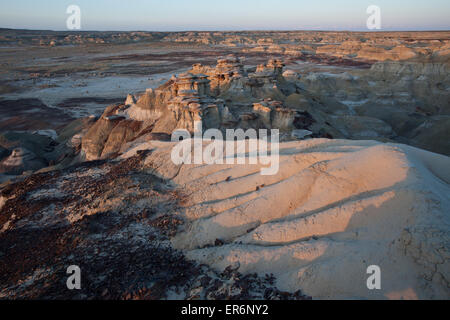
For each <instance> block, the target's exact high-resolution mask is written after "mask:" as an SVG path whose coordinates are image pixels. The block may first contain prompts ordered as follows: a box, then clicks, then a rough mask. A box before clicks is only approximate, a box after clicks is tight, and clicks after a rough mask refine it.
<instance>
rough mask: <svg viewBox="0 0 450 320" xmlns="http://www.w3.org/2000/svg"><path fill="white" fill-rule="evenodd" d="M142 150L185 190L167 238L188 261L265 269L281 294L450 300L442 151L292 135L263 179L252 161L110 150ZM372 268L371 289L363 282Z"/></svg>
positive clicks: (158, 148)
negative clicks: (199, 161)
mask: <svg viewBox="0 0 450 320" xmlns="http://www.w3.org/2000/svg"><path fill="white" fill-rule="evenodd" d="M258 108H259V109H263V108H261V107H260V106H258ZM248 143H250V142H248ZM204 144H205V146H206V145H208V142H204ZM144 147H145V148H149V149H152V150H153V152H152V153H151V154H149V155H148V156H147V157H146V160H145V161H146V163H148V164H151V165H152V167H153V168H156V169H155V171H154V172H156V173H157V174H158V175H159V176H162V177H164V178H170V179H173V182H174V183H175V185H177V186H178V187H179V188H180V190H183V191H184V192H185V193H186V194H188V195H189V196H188V197H187V198H186V199H184V201H183V204H182V209H180V211H181V212H182V213H181V214H182V216H183V217H184V218H185V219H186V220H185V221H186V223H185V225H184V227H183V230H182V231H181V232H180V233H178V234H177V235H176V236H175V237H174V238H173V239H172V244H173V245H174V246H175V247H176V248H178V249H180V250H183V252H185V253H186V255H187V257H189V258H190V259H193V260H195V261H197V262H198V263H204V264H207V265H210V266H213V267H214V268H216V269H217V270H223V269H224V268H226V267H227V266H229V265H232V266H239V270H241V271H242V272H243V273H245V274H251V273H254V272H256V273H259V274H266V273H273V274H274V275H275V276H276V278H277V286H278V287H280V288H281V289H282V290H286V291H290V292H295V291H296V290H298V289H301V290H302V291H303V292H304V293H306V294H308V295H311V296H313V297H315V298H319V299H337V298H341V299H355V298H359V299H361V298H364V299H448V298H449V291H448V281H449V277H450V268H449V260H448V258H447V257H448V254H449V250H450V242H449V240H450V239H449V231H450V221H449V215H448V212H447V211H448V210H447V208H448V207H449V206H450V199H449V197H448V193H449V182H450V171H449V168H450V162H449V161H450V159H449V158H448V157H446V156H443V155H438V154H434V153H430V152H427V151H423V150H420V149H417V148H413V147H409V146H406V145H400V144H391V143H381V142H376V141H368V140H364V141H350V140H338V139H336V140H329V139H311V140H305V141H291V142H285V143H281V144H280V146H279V147H280V162H279V164H280V166H279V171H278V172H277V173H276V174H275V175H270V176H263V175H261V174H260V169H261V168H262V167H264V166H265V165H264V164H261V163H258V164H254V165H250V164H247V165H234V166H233V165H232V166H230V165H225V164H213V165H207V166H198V165H189V164H184V165H175V164H174V163H173V162H171V161H170V156H171V150H172V148H173V144H172V143H160V142H148V143H147V144H145V145H135V146H132V147H131V148H129V149H128V150H127V151H126V152H125V153H124V154H123V156H122V157H121V158H122V159H126V158H128V157H132V156H133V155H134V154H136V152H137V151H138V150H141V149H142V148H144ZM372 265H376V266H379V267H380V269H381V273H382V279H383V280H382V286H381V290H368V288H367V285H366V284H367V278H368V276H369V275H368V274H367V268H368V267H369V266H372ZM399 274H401V277H399Z"/></svg>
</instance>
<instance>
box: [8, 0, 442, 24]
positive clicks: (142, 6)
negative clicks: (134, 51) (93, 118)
mask: <svg viewBox="0 0 450 320" xmlns="http://www.w3.org/2000/svg"><path fill="white" fill-rule="evenodd" d="M69 5H78V6H79V7H80V9H81V30H86V31H88V30H99V31H108V30H109V31H122V30H123V31H131V30H133V31H137V30H141V31H185V30H362V31H367V28H366V20H367V18H368V17H369V15H368V14H367V13H366V9H367V7H368V6H370V5H377V6H379V7H380V9H381V27H382V30H387V31H391V30H450V0H427V1H423V0H422V1H419V0H369V1H366V0H352V1H351V0H306V1H303V0H221V1H217V0H0V27H1V28H20V29H40V30H67V27H66V20H67V18H68V17H69V14H67V13H66V9H67V7H68V6H69Z"/></svg>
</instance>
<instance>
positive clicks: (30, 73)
mask: <svg viewBox="0 0 450 320" xmlns="http://www.w3.org/2000/svg"><path fill="white" fill-rule="evenodd" d="M0 36H1V37H0V42H1V43H2V48H1V49H0V56H1V57H2V62H1V64H2V68H3V70H4V71H3V72H2V75H1V78H0V90H1V91H0V94H1V99H0V112H1V113H2V115H1V119H0V131H1V134H0V182H1V183H2V184H1V185H0V192H1V195H0V298H2V299H5V298H6V299H22V298H43V299H58V298H61V299H67V298H69V299H92V298H94V299H311V298H312V299H449V298H450V158H449V156H450V79H449V75H450V72H449V67H450V60H449V59H450V51H449V49H450V47H449V41H450V32H385V33H383V32H380V33H363V32H354V33H352V32H312V31H311V32H294V31H293V32H178V33H162V32H159V33H156V32H155V33H150V32H140V33H137V32H136V33H126V32H123V33H107V32H104V33H102V32H92V33H89V32H87V33H64V32H60V33H58V32H32V31H22V32H21V31H16V30H6V29H5V30H1V31H0ZM69 48H70V50H69ZM197 123H201V129H199V127H198V126H197V125H196V124H197ZM180 129H182V130H185V132H187V133H189V137H191V136H192V137H194V134H195V133H196V132H197V133H198V131H199V130H200V135H201V134H202V133H204V132H207V130H211V129H216V131H215V132H216V133H217V132H218V133H221V134H222V137H226V136H227V132H230V130H233V131H232V132H236V131H239V130H241V131H242V132H244V133H245V132H246V133H247V134H246V136H245V137H244V139H242V140H239V141H237V142H238V143H241V145H243V147H244V149H243V151H242V150H240V151H239V150H237V149H236V150H235V149H233V152H232V154H231V155H230V154H228V155H227V156H225V154H226V152H225V150H224V152H222V153H220V152H219V155H222V156H218V157H217V158H216V160H217V161H215V163H187V162H186V163H177V162H174V161H173V150H174V148H176V146H179V142H178V141H172V140H173V139H172V138H173V133H174V132H176V131H177V130H180ZM252 130H253V131H252ZM260 130H268V131H269V132H270V131H271V130H272V131H273V130H278V131H277V132H278V133H279V135H278V136H277V141H275V140H273V139H272V140H271V141H269V143H268V146H267V147H268V151H275V150H276V151H278V158H277V170H276V172H274V173H273V174H268V175H265V174H261V172H262V171H261V170H262V169H264V168H266V167H267V165H268V164H267V163H265V164H264V163H259V162H257V163H250V154H251V153H252V152H251V151H252V150H251V146H252V145H255V143H256V145H257V144H258V143H261V141H262V140H263V137H262V136H260V134H259V133H260V132H261V131H260ZM250 132H255V133H256V134H255V135H251V134H250ZM215 138H217V137H215ZM232 138H233V137H232ZM232 140H233V141H234V139H232ZM278 140H279V144H278V143H277V142H278ZM183 143H185V144H189V145H190V144H191V143H192V144H195V143H200V144H201V146H202V150H205V149H206V150H208V147H210V146H211V145H212V144H214V143H217V139H203V140H200V141H196V139H195V138H193V139H190V138H188V139H185V140H184V141H183ZM224 146H225V144H224ZM216 151H218V149H216ZM192 152H193V153H195V151H194V150H192ZM226 157H231V158H233V159H234V158H236V159H237V158H244V160H247V162H245V163H242V164H237V163H233V164H231V163H227V161H226V159H225V158H226ZM69 265H79V266H80V268H81V269H82V270H89V272H86V276H85V277H86V278H85V280H84V281H85V282H84V283H85V284H86V285H85V287H84V289H83V290H79V291H68V290H66V288H65V286H64V285H61V283H62V282H61V281H62V280H61V278H62V277H64V275H65V272H66V268H67V266H69ZM371 266H377V267H378V268H379V270H380V272H381V284H380V287H379V288H376V289H370V288H369V286H368V278H369V276H370V274H368V273H367V270H368V268H370V267H371ZM118 279H120V280H118Z"/></svg>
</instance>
